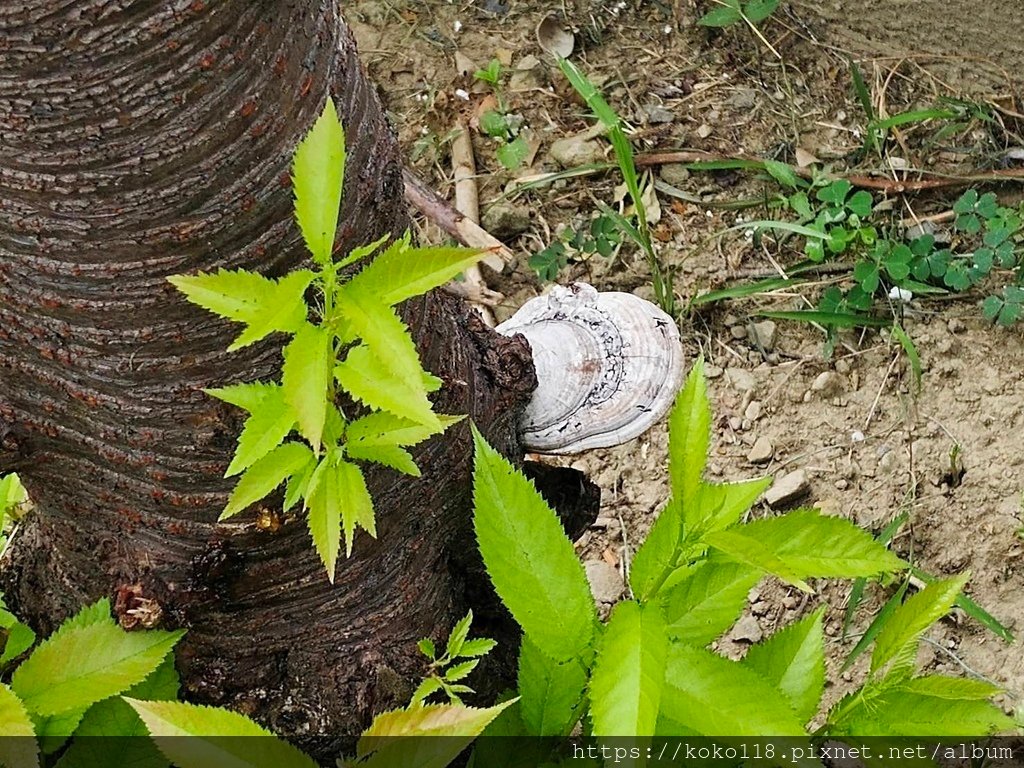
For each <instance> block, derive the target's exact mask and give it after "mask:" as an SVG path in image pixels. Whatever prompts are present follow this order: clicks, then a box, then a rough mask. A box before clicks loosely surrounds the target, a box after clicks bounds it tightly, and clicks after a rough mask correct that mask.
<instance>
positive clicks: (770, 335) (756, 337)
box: [751, 320, 778, 352]
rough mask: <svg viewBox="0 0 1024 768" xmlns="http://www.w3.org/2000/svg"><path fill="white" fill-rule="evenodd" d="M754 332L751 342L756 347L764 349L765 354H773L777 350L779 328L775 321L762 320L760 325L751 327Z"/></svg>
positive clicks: (755, 324) (756, 324)
mask: <svg viewBox="0 0 1024 768" xmlns="http://www.w3.org/2000/svg"><path fill="white" fill-rule="evenodd" d="M751 329H752V330H753V332H754V333H753V338H752V339H751V341H753V342H754V344H755V345H757V346H758V347H760V348H761V349H763V350H764V351H765V352H771V351H772V350H773V349H775V339H776V336H777V335H778V326H777V325H776V324H775V321H773V320H762V321H761V322H759V323H754V324H753V325H751Z"/></svg>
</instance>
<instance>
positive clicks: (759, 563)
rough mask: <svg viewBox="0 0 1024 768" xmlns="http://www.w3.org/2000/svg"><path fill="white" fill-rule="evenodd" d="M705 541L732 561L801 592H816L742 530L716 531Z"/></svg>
mask: <svg viewBox="0 0 1024 768" xmlns="http://www.w3.org/2000/svg"><path fill="white" fill-rule="evenodd" d="M742 527H745V526H742ZM704 541H705V543H707V544H710V545H711V546H712V547H714V548H715V549H717V550H719V551H720V552H722V554H724V555H726V556H727V557H729V558H731V559H732V560H735V561H736V562H738V563H744V564H746V565H750V566H753V567H754V568H759V569H761V570H762V571H765V572H766V573H770V574H772V575H773V576H777V577H778V578H780V579H782V580H783V581H785V582H788V583H789V584H792V585H793V586H794V587H796V588H797V589H799V590H800V591H801V592H806V593H808V594H811V593H812V592H813V591H814V590H812V589H811V588H810V586H809V585H808V584H807V582H805V581H804V580H803V577H802V575H801V574H800V573H799V572H798V571H796V570H795V569H793V568H792V567H790V566H789V565H787V564H786V562H785V561H784V560H781V559H780V558H778V557H777V556H776V555H775V554H774V552H772V550H771V549H770V548H769V547H767V546H765V545H764V544H763V543H762V542H760V541H758V540H757V538H755V537H752V536H748V535H746V534H745V533H744V532H743V531H741V530H737V529H732V530H728V531H716V532H715V533H712V534H710V535H708V536H706V537H705V538H704Z"/></svg>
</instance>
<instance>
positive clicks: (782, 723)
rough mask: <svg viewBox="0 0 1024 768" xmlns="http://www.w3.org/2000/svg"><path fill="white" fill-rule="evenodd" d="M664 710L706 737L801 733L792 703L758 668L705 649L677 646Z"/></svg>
mask: <svg viewBox="0 0 1024 768" xmlns="http://www.w3.org/2000/svg"><path fill="white" fill-rule="evenodd" d="M661 712H662V714H663V715H664V716H665V717H667V718H669V719H671V720H673V721H676V722H678V723H680V724H681V725H683V726H685V727H687V728H689V729H692V730H693V731H694V732H696V733H698V734H701V735H704V736H764V735H765V734H771V735H773V736H802V735H804V733H805V732H804V729H803V727H802V725H801V723H800V721H799V719H798V718H797V716H796V714H795V713H794V712H793V710H792V709H791V708H790V706H789V703H788V701H786V699H785V698H784V697H783V696H782V694H781V693H779V692H778V691H777V690H776V689H775V688H774V687H772V685H770V684H769V683H768V682H767V681H766V680H765V679H764V678H763V677H761V676H760V675H759V674H757V673H756V672H753V671H751V670H750V669H748V668H746V667H744V666H742V665H741V664H738V663H736V662H734V661H729V660H728V659H724V658H722V657H721V656H718V655H716V654H714V653H711V652H710V651H706V650H704V649H702V648H694V647H692V646H688V645H682V644H672V645H671V646H670V649H669V653H668V664H667V667H666V672H665V689H664V691H663V692H662V697H661Z"/></svg>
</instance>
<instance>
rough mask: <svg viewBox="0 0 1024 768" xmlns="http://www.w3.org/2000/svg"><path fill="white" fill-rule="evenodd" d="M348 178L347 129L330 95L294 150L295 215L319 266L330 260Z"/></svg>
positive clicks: (293, 184)
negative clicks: (346, 161)
mask: <svg viewBox="0 0 1024 768" xmlns="http://www.w3.org/2000/svg"><path fill="white" fill-rule="evenodd" d="M344 182H345V131H344V129H343V128H342V125H341V120H339V119H338V112H337V110H336V109H335V107H334V101H333V100H332V99H331V98H330V97H328V99H327V103H326V104H324V109H323V111H322V112H321V113H320V116H319V117H318V118H317V120H316V122H315V123H313V127H312V128H311V129H310V131H309V133H307V134H306V137H305V138H304V139H303V140H302V141H301V142H300V143H299V146H298V147H297V148H296V150H295V157H294V160H293V162H292V190H293V191H294V193H295V219H296V221H298V223H299V229H300V230H301V231H302V237H303V239H304V240H305V241H306V247H307V248H309V251H310V253H312V254H313V259H314V261H316V263H317V264H319V265H320V266H326V265H327V264H329V263H330V261H331V253H332V251H333V250H334V233H335V230H336V229H337V226H338V212H339V209H340V208H341V189H342V186H343V185H344Z"/></svg>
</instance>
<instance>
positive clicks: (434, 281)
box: [340, 241, 487, 338]
mask: <svg viewBox="0 0 1024 768" xmlns="http://www.w3.org/2000/svg"><path fill="white" fill-rule="evenodd" d="M486 253H487V252H486V251H480V250H477V249H471V248H459V247H455V246H436V247H430V248H410V247H409V245H408V244H407V243H404V242H403V241H399V242H396V243H393V244H392V245H391V246H390V247H389V248H388V249H387V250H385V251H384V252H383V253H382V254H380V256H378V257H377V258H375V259H374V260H373V261H372V262H370V263H369V264H368V265H367V266H366V267H365V268H364V269H363V271H362V272H360V273H359V274H358V275H356V276H355V277H353V278H352V279H351V280H350V281H349V282H347V283H346V284H345V285H343V286H342V288H341V291H340V293H341V299H340V301H341V302H342V307H341V308H342V310H343V311H344V309H345V307H344V303H345V302H348V301H352V300H353V297H355V298H356V299H357V300H359V299H362V300H366V299H374V300H376V301H378V302H381V303H383V304H386V305H388V306H390V305H393V304H398V303H399V302H401V301H405V300H406V299H411V298H412V297H413V296H419V295H421V294H424V293H426V292H427V291H429V290H431V289H432V288H437V287H438V286H441V285H444V284H445V283H447V282H448V281H449V280H451V279H452V278H453V277H455V276H456V275H458V274H459V273H461V272H463V271H465V269H466V268H467V267H471V266H473V265H474V264H476V263H477V262H478V261H480V259H481V258H482V257H483V256H485V255H486ZM359 303H360V304H362V303H363V301H360V302H359ZM364 338H365V336H364Z"/></svg>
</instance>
